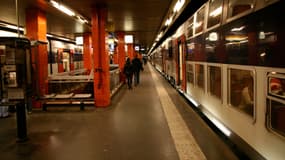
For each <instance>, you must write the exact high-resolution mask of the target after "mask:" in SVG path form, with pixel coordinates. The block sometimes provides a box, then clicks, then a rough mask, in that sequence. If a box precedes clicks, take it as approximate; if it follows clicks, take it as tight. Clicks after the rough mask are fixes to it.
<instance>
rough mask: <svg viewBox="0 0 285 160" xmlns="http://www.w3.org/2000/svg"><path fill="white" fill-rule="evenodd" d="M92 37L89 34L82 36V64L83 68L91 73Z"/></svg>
mask: <svg viewBox="0 0 285 160" xmlns="http://www.w3.org/2000/svg"><path fill="white" fill-rule="evenodd" d="M91 53H92V35H91V33H84V34H83V63H84V68H85V69H87V70H89V71H91V69H92V56H91V55H92V54H91Z"/></svg>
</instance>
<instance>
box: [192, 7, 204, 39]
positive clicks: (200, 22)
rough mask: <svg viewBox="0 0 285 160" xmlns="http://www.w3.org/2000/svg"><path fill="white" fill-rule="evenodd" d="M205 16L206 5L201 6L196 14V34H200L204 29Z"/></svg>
mask: <svg viewBox="0 0 285 160" xmlns="http://www.w3.org/2000/svg"><path fill="white" fill-rule="evenodd" d="M204 17H205V7H203V8H201V9H200V10H199V11H198V12H197V14H196V20H195V23H194V28H195V34H198V33H200V32H202V31H203V26H204Z"/></svg>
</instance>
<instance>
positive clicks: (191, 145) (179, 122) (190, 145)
mask: <svg viewBox="0 0 285 160" xmlns="http://www.w3.org/2000/svg"><path fill="white" fill-rule="evenodd" d="M148 67H149V68H150V71H151V75H152V78H153V79H154V82H155V87H156V90H157V92H158V95H159V98H160V102H161V105H162V108H163V111H164V114H165V117H166V120H167V123H168V126H169V129H170V133H171V136H172V139H173V141H174V143H175V147H176V150H177V152H178V155H179V159H180V160H205V159H206V157H205V155H204V154H203V152H202V151H201V149H200V147H199V146H198V144H197V142H196V141H195V139H194V137H193V136H192V134H191V132H190V131H189V128H188V127H187V125H186V124H185V122H184V120H183V118H182V117H181V115H180V113H179V112H178V111H177V109H176V107H175V105H174V103H173V102H172V100H171V98H170V97H169V95H168V94H167V92H166V90H165V88H164V87H163V86H162V84H161V83H158V82H159V81H158V77H157V75H156V74H155V73H154V70H153V67H151V66H150V65H149V66H148Z"/></svg>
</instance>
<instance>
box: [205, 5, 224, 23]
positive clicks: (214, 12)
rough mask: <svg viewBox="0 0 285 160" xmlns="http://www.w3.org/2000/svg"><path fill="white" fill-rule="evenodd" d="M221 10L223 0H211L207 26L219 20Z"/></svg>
mask: <svg viewBox="0 0 285 160" xmlns="http://www.w3.org/2000/svg"><path fill="white" fill-rule="evenodd" d="M222 11H223V0H211V1H210V7H209V15H208V24H207V27H208V28H209V27H212V26H214V25H216V24H219V23H220V22H221V17H222Z"/></svg>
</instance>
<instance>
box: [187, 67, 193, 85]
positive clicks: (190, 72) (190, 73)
mask: <svg viewBox="0 0 285 160" xmlns="http://www.w3.org/2000/svg"><path fill="white" fill-rule="evenodd" d="M186 67H187V68H186V77H187V82H189V83H191V84H194V71H193V65H192V64H187V65H186Z"/></svg>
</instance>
